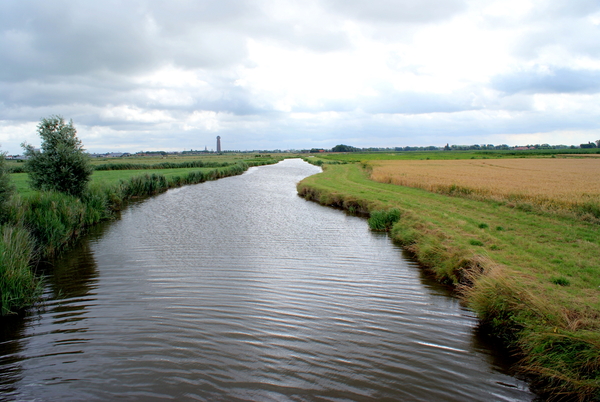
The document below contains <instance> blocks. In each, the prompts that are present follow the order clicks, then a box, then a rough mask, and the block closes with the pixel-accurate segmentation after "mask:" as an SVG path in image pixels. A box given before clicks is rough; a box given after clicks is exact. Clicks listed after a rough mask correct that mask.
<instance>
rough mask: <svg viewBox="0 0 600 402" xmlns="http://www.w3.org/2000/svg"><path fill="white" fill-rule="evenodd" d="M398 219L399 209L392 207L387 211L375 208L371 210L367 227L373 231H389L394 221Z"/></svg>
mask: <svg viewBox="0 0 600 402" xmlns="http://www.w3.org/2000/svg"><path fill="white" fill-rule="evenodd" d="M399 220H400V210H399V209H397V208H392V209H389V210H387V211H383V210H377V211H373V212H371V216H370V217H369V221H368V222H369V227H370V228H371V230H375V231H384V232H385V231H389V230H390V229H391V228H392V226H394V223H396V222H398V221H399Z"/></svg>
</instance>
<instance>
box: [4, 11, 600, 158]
mask: <svg viewBox="0 0 600 402" xmlns="http://www.w3.org/2000/svg"><path fill="white" fill-rule="evenodd" d="M53 115H60V116H62V117H64V118H65V119H66V120H71V119H72V120H73V124H74V126H75V127H76V129H77V135H78V137H79V138H80V139H81V140H82V142H83V144H84V147H85V148H86V149H87V150H88V151H89V152H139V151H156V150H163V151H183V150H190V149H194V150H203V149H205V147H206V148H208V149H209V150H212V149H215V148H216V136H221V143H222V148H223V149H224V150H242V151H243V150H274V149H281V150H286V149H306V148H331V147H333V146H335V145H338V144H346V145H351V146H355V147H399V146H402V147H403V146H429V145H436V146H443V145H445V144H446V143H449V144H451V145H452V144H457V145H468V144H494V145H498V144H508V145H527V144H543V143H548V144H566V145H571V144H576V145H578V144H580V143H587V142H588V141H595V140H598V139H600V1H598V0H545V1H544V0H500V1H497V0H419V1H414V0H369V1H364V0H363V1H359V0H302V1H291V0H290V1H288V0H253V1H245V0H219V1H207V0H188V1H185V0H170V1H168V2H167V1H158V0H129V1H126V2H124V1H117V0H114V1H112V0H96V1H70V0H2V1H1V2H0V151H3V152H7V153H8V154H20V153H22V152H23V149H22V147H21V143H23V142H27V143H29V144H32V145H34V146H39V144H40V138H39V136H38V134H37V125H38V124H39V122H40V120H41V119H42V118H45V117H50V116H53Z"/></svg>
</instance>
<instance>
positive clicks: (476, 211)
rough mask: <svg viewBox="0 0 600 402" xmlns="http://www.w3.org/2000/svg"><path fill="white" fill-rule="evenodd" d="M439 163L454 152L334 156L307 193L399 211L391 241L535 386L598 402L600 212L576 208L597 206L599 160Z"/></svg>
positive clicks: (340, 203)
mask: <svg viewBox="0 0 600 402" xmlns="http://www.w3.org/2000/svg"><path fill="white" fill-rule="evenodd" d="M435 155H444V156H447V155H448V154H442V153H437V154H436V153H432V154H430V160H427V159H426V158H423V160H420V159H417V160H384V159H383V158H381V155H375V156H376V157H372V155H368V154H366V155H360V154H354V155H351V157H352V158H354V160H359V161H361V162H360V163H349V164H344V165H329V164H327V162H332V161H333V160H335V158H336V156H335V155H329V156H327V157H326V158H325V159H322V161H323V162H324V163H325V164H323V166H324V168H325V171H324V173H322V174H319V175H315V176H312V177H309V178H307V179H305V180H303V181H302V182H301V183H300V184H299V185H298V191H299V193H300V194H301V195H303V196H304V197H305V198H307V199H312V200H315V201H318V202H320V203H321V204H324V205H332V206H337V207H342V208H345V209H347V210H350V211H357V212H365V213H371V212H373V211H378V210H390V209H392V208H396V209H398V210H399V211H400V219H399V221H398V223H396V224H395V225H394V226H393V228H392V230H391V236H392V237H393V239H394V240H395V241H397V242H398V243H400V244H402V245H403V246H404V247H405V248H406V249H408V250H409V251H411V252H413V253H414V256H415V258H416V259H417V260H419V261H420V262H421V263H422V264H423V265H424V266H425V267H426V268H427V269H429V270H430V271H431V272H432V273H433V274H434V275H435V276H436V277H437V278H438V280H440V281H442V282H448V283H454V284H455V285H456V288H457V290H458V291H459V293H460V294H461V295H462V297H463V298H464V300H465V302H466V303H467V305H468V306H469V307H470V308H471V309H472V310H473V311H475V312H476V313H477V315H478V316H479V318H480V321H481V324H482V327H483V328H486V329H487V330H488V331H489V332H490V333H491V334H493V335H494V336H496V337H498V338H500V339H503V341H504V342H506V344H507V345H509V346H510V347H512V348H514V350H515V351H517V353H518V354H519V356H520V357H522V358H523V360H522V361H521V364H520V366H519V368H520V369H521V370H523V371H524V372H526V373H528V374H531V375H534V376H535V378H536V382H535V385H537V386H539V387H540V389H542V391H543V392H547V393H548V395H553V396H556V395H559V394H561V395H571V396H573V397H574V398H580V399H581V400H595V398H596V397H597V395H598V394H599V393H600V337H599V335H598V334H599V333H600V303H599V300H600V266H599V264H598V255H599V254H600V235H599V234H598V230H599V229H598V228H599V226H598V223H597V218H598V215H596V214H594V211H590V212H587V213H586V212H584V211H583V210H579V209H577V208H575V209H573V208H574V207H575V206H578V205H580V204H581V203H591V204H592V205H596V206H597V205H598V202H599V201H598V199H599V195H598V194H599V192H598V184H597V183H598V179H597V177H598V167H597V165H600V161H599V160H595V159H594V160H592V159H589V160H588V159H585V160H583V159H569V160H563V159H560V158H549V157H546V158H541V159H539V158H534V159H530V158H528V159H508V158H507V159H504V158H503V159H486V160H481V159H480V160H472V159H471V158H470V157H469V158H460V157H458V158H457V159H459V160H435V159H434V156H435ZM395 156H396V155H395ZM401 156H402V155H399V156H396V159H402V158H401ZM345 157H346V158H350V155H349V154H346V155H343V156H342V157H340V158H338V159H337V160H342V161H343V160H344V158H345ZM310 159H311V161H312V162H313V163H316V162H318V160H317V159H316V158H310ZM390 159H391V158H390ZM374 179H376V180H374ZM586 179H588V180H587V181H586ZM586 183H587V185H586ZM452 189H454V190H452ZM574 218H576V219H574Z"/></svg>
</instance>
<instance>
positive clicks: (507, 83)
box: [492, 68, 600, 94]
mask: <svg viewBox="0 0 600 402" xmlns="http://www.w3.org/2000/svg"><path fill="white" fill-rule="evenodd" d="M492 86H493V87H494V88H495V89H497V90H499V91H503V92H506V93H509V94H514V93H519V92H524V93H532V94H533V93H573V92H583V93H596V92H600V70H572V69H566V68H555V69H552V70H550V71H523V72H513V73H510V74H506V75H502V76H497V77H495V78H493V79H492Z"/></svg>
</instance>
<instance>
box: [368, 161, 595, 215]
mask: <svg viewBox="0 0 600 402" xmlns="http://www.w3.org/2000/svg"><path fill="white" fill-rule="evenodd" d="M370 165H371V166H372V168H373V170H372V174H371V178H372V179H373V180H375V181H378V182H382V183H393V184H398V185H402V186H408V187H417V188H422V189H425V190H428V191H433V192H438V193H443V194H454V195H462V196H468V197H471V198H479V199H492V200H497V201H506V202H519V203H523V202H525V203H528V204H530V205H532V206H538V207H543V208H544V209H549V210H563V209H568V210H576V211H578V212H580V213H581V212H582V211H583V212H586V213H587V212H590V208H591V213H592V215H596V213H594V212H593V210H597V211H600V160H598V159H591V158H590V159H570V158H569V159H562V158H556V159H554V158H552V159H537V158H536V159H521V158H520V159H486V160H480V159H477V160H418V161H414V160H413V161H408V160H394V161H391V160H390V161H373V162H370ZM596 218H598V216H596Z"/></svg>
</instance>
